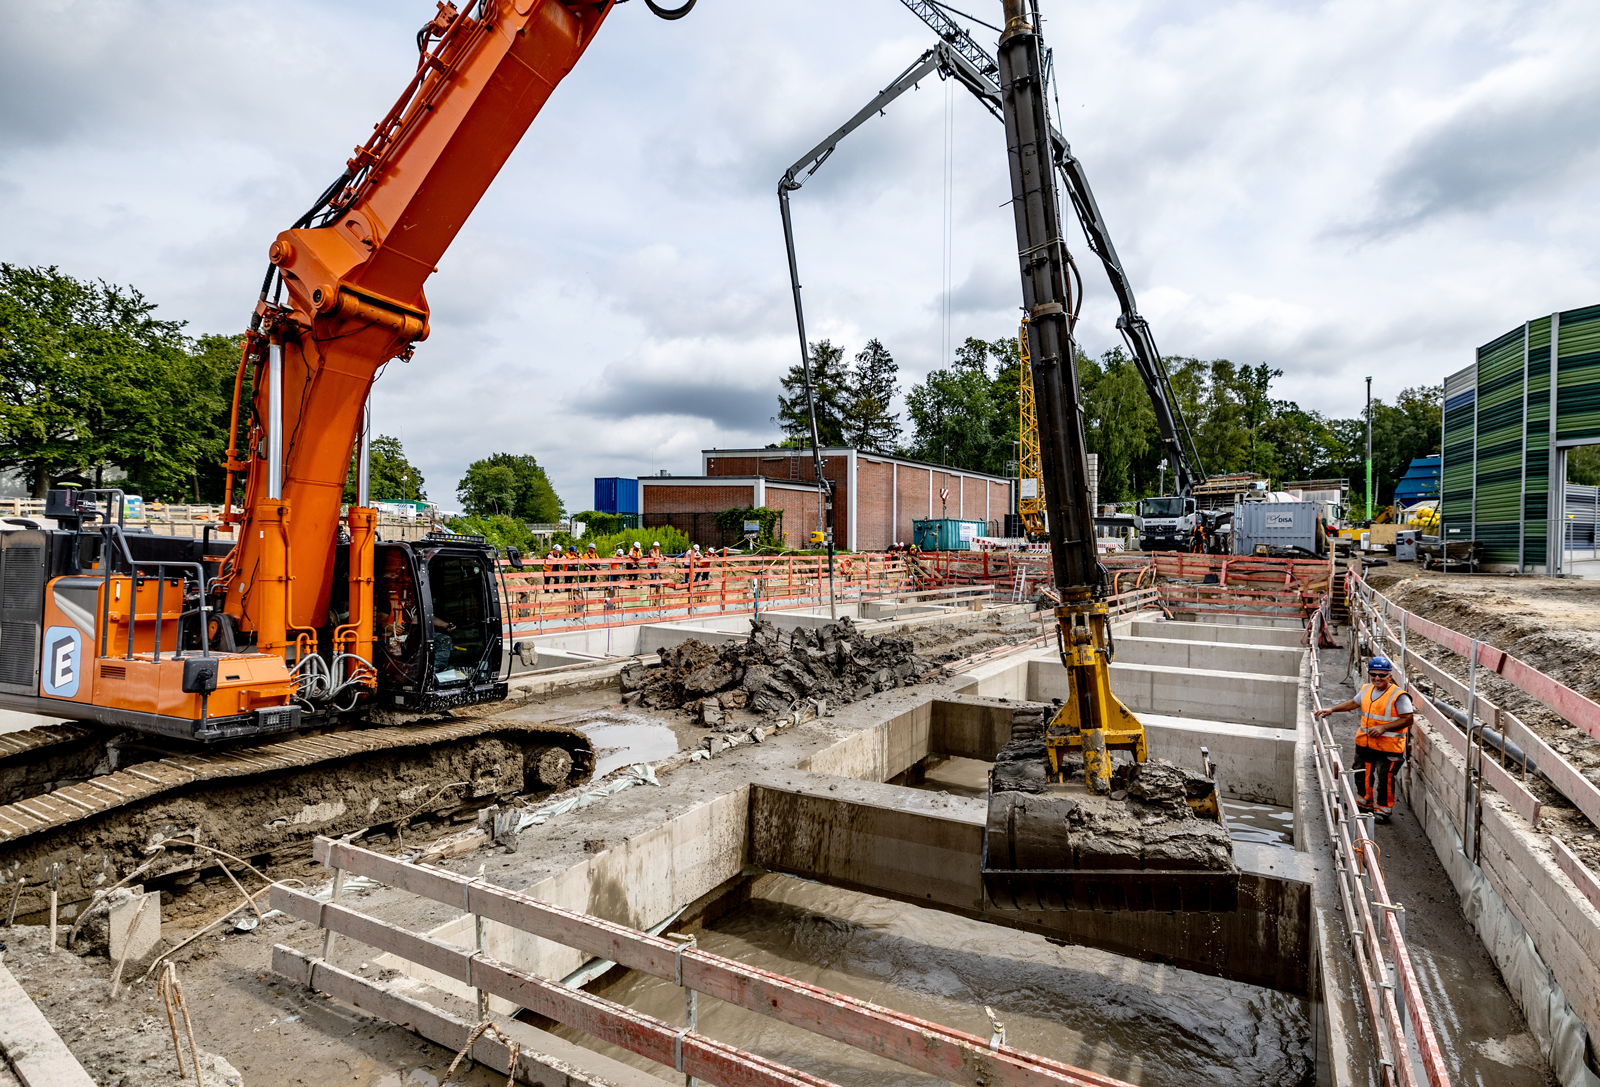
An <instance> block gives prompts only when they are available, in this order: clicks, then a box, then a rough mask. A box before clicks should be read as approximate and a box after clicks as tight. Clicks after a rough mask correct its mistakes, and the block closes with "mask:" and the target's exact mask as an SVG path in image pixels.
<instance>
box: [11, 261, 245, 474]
mask: <svg viewBox="0 0 1600 1087" xmlns="http://www.w3.org/2000/svg"><path fill="white" fill-rule="evenodd" d="M155 309H156V305H155V303H153V302H149V301H147V300H146V299H145V297H144V295H142V294H141V293H139V291H137V290H135V289H134V288H132V287H123V286H117V285H115V284H110V283H106V282H105V281H103V280H96V281H94V282H88V281H84V280H78V279H74V278H73V277H72V276H69V275H66V274H64V273H62V272H61V271H60V270H59V269H57V268H55V267H53V266H52V267H48V268H44V267H34V268H23V267H19V266H16V265H12V264H0V468H3V469H10V470H15V471H18V472H20V473H21V474H22V475H23V477H24V478H25V479H26V480H27V482H28V484H29V486H30V487H31V489H32V490H33V493H34V495H35V496H36V497H40V498H42V497H44V493H45V492H46V491H47V490H48V489H49V488H50V487H52V486H55V485H56V484H59V483H63V482H76V483H82V484H89V485H93V484H95V483H98V482H100V481H101V480H102V478H103V476H104V474H105V472H106V471H107V470H108V469H116V468H120V469H122V470H123V472H125V473H126V475H127V481H126V482H124V483H123V484H122V486H123V488H124V489H125V490H129V491H139V492H141V493H143V494H145V495H146V497H150V498H165V499H186V498H187V499H190V500H193V499H195V498H197V497H199V495H198V494H197V493H196V492H197V491H198V490H199V485H200V484H199V478H198V467H199V465H200V463H201V462H202V461H203V460H210V461H215V460H216V459H218V458H220V456H221V453H222V449H223V447H225V446H226V434H225V431H226V422H225V419H226V412H227V408H228V401H227V397H228V396H231V394H232V379H233V375H234V371H235V369H236V367H237V364H238V347H237V345H236V344H235V346H233V347H232V348H231V349H230V348H229V347H228V346H227V339H226V338H225V337H202V338H201V339H199V340H194V339H191V338H189V337H188V336H186V335H185V334H184V332H183V327H184V326H183V322H181V321H167V320H162V319H159V318H157V317H156V316H154V314H155ZM224 390H226V395H225V393H224ZM219 418H221V419H222V420H223V422H222V423H221V424H220V425H218V422H217V420H218V419H219ZM219 490H220V488H219Z"/></svg>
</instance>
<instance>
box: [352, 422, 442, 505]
mask: <svg viewBox="0 0 1600 1087" xmlns="http://www.w3.org/2000/svg"><path fill="white" fill-rule="evenodd" d="M360 452H361V451H360V449H359V448H357V450H356V452H355V455H354V456H352V457H351V458H350V471H349V472H348V473H347V474H346V475H345V480H344V500H345V501H346V502H354V501H355V500H356V461H357V459H358V458H359V456H360ZM367 479H368V482H369V484H370V486H371V495H370V497H371V499H372V501H374V502H425V501H427V498H428V492H427V489H426V487H425V481H424V480H423V478H422V473H421V472H420V471H419V470H418V469H417V467H416V466H415V465H414V464H412V463H411V462H410V461H409V460H407V459H406V450H405V446H404V445H402V444H401V442H400V439H399V438H395V437H392V436H390V435H388V434H380V435H378V436H377V437H376V438H374V439H372V451H371V454H370V465H369V467H368V473H367Z"/></svg>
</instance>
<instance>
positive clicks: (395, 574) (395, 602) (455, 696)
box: [373, 533, 507, 713]
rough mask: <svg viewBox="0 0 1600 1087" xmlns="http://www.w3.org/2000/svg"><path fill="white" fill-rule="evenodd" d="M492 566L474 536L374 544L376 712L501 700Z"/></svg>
mask: <svg viewBox="0 0 1600 1087" xmlns="http://www.w3.org/2000/svg"><path fill="white" fill-rule="evenodd" d="M494 562H495V552H494V549H493V548H492V547H490V546H489V545H488V544H487V543H486V542H485V541H484V540H482V539H481V538H480V537H476V536H458V535H452V534H445V533H434V534H431V535H429V536H426V537H424V538H423V539H422V540H420V541H417V542H415V543H411V542H404V541H397V542H384V543H379V544H378V545H377V557H376V562H375V564H374V571H373V573H374V582H375V584H374V593H373V596H374V608H375V611H376V616H375V619H376V622H375V628H376V635H377V638H376V642H377V645H376V655H377V657H378V659H377V661H375V662H374V663H375V664H377V666H378V701H379V704H380V705H381V706H382V707H383V708H384V709H389V710H401V711H406V712H412V713H427V712H431V711H434V710H440V709H447V708H449V707H451V706H468V705H473V704H475V703H478V702H493V701H498V700H500V699H503V698H504V697H505V696H506V690H507V686H506V684H505V682H503V681H502V680H501V678H500V669H501V666H502V663H503V661H504V644H505V640H504V636H503V634H502V632H501V626H500V623H501V610H500V594H499V592H498V591H497V586H496V580H495V575H494Z"/></svg>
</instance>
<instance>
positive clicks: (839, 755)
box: [795, 695, 934, 781]
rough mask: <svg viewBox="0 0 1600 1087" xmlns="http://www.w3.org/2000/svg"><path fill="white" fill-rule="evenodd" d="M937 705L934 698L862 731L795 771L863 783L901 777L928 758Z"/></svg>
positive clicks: (797, 764) (809, 759)
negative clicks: (851, 779)
mask: <svg viewBox="0 0 1600 1087" xmlns="http://www.w3.org/2000/svg"><path fill="white" fill-rule="evenodd" d="M933 705H934V703H933V698H932V696H931V695H930V697H929V698H928V699H926V700H924V701H919V702H917V703H916V704H915V705H912V706H909V707H907V708H906V709H904V710H902V711H901V712H900V713H897V714H895V715H894V716H892V717H890V718H889V719H888V720H886V721H883V722H882V723H881V724H879V723H876V722H875V723H873V724H872V725H870V726H867V727H861V728H858V729H857V730H856V731H854V732H852V733H851V734H848V735H846V736H844V737H843V738H841V739H840V740H839V742H838V743H835V744H833V745H832V746H831V747H827V748H824V749H823V750H821V751H818V752H817V753H816V754H815V755H812V756H811V757H810V758H806V759H802V760H801V761H800V762H798V763H796V764H795V768H796V769H797V770H807V771H811V772H814V773H818V774H831V775H835V776H838V777H846V778H856V779H858V780H861V781H888V780H889V779H890V778H892V777H899V776H900V775H901V774H903V773H905V772H906V771H907V770H909V769H911V767H912V766H913V765H915V764H916V763H918V762H921V761H922V760H923V759H925V758H927V757H928V753H929V752H928V735H929V730H930V728H931V726H932V723H933ZM845 727H849V726H848V725H846V726H845Z"/></svg>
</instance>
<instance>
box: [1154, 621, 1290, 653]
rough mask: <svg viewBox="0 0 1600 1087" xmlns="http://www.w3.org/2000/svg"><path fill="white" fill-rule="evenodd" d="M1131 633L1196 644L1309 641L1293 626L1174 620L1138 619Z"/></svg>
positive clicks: (1255, 643) (1285, 643)
mask: <svg viewBox="0 0 1600 1087" xmlns="http://www.w3.org/2000/svg"><path fill="white" fill-rule="evenodd" d="M1129 633H1130V634H1131V635H1132V636H1133V637H1135V638H1184V639H1187V640H1189V641H1195V642H1233V643H1244V644H1247V645H1279V646H1290V647H1293V646H1298V645H1302V644H1303V643H1304V641H1305V634H1304V632H1303V631H1301V630H1296V629H1293V628H1289V627H1266V626H1261V627H1256V626H1244V625H1238V624H1229V625H1219V624H1217V623H1183V622H1178V621H1176V620H1171V619H1136V620H1134V622H1133V625H1132V628H1131V629H1130V630H1129Z"/></svg>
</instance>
